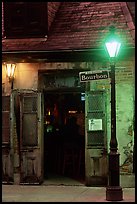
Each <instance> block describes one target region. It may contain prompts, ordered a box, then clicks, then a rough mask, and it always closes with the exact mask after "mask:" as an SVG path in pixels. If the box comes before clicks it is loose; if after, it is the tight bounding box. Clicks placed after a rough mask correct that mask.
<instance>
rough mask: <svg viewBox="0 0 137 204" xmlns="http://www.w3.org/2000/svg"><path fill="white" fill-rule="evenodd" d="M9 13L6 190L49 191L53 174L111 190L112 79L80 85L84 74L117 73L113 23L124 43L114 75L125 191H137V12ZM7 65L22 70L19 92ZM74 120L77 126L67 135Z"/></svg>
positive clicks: (78, 5) (92, 5)
mask: <svg viewBox="0 0 137 204" xmlns="http://www.w3.org/2000/svg"><path fill="white" fill-rule="evenodd" d="M2 8H3V15H2V20H3V21H2V22H3V23H2V28H3V29H2V37H3V39H2V60H3V64H2V107H3V108H2V162H3V163H2V164H3V183H18V184H42V183H43V181H44V180H46V178H47V176H48V174H49V173H53V174H59V175H66V176H70V177H72V178H75V179H81V178H82V179H83V180H84V183H85V185H89V186H105V185H107V182H108V159H107V154H108V152H109V141H110V137H111V101H110V87H111V79H110V77H109V78H107V79H98V80H91V81H86V82H81V81H80V77H79V74H80V73H81V72H86V71H94V73H98V72H99V71H104V70H105V71H108V73H109V72H110V63H109V60H108V58H107V56H106V54H105V50H104V48H103V43H104V38H105V36H106V34H107V32H108V27H109V26H110V25H112V24H114V25H115V27H116V28H117V32H118V34H119V35H120V36H122V37H121V38H122V43H123V44H124V46H123V47H122V48H121V49H122V51H121V54H120V56H119V58H118V59H117V62H116V69H115V72H116V125H117V126H116V127H117V128H116V133H117V140H118V150H119V152H120V174H121V182H122V185H123V186H124V185H128V186H130V185H131V186H134V159H133V158H134V156H133V153H134V117H135V94H134V92H135V83H134V82H135V65H134V61H135V57H134V47H135V46H134V9H133V8H134V6H133V5H132V6H131V5H128V3H126V2H121V3H119V2H106V3H101V2H98V3H97V2H45V3H25V2H21V3H20V2H16V3H13V2H12V3H2ZM104 8H105V10H104ZM30 9H31V10H33V13H37V15H35V14H33V15H29V14H30ZM11 10H12V11H14V12H9V11H11ZM35 11H37V12H35ZM9 13H10V15H8V14H9ZM24 16H25V17H24ZM108 16H109V18H108ZM15 19H18V21H15ZM26 19H28V20H27V22H26ZM20 22H22V23H20ZM7 63H15V64H16V69H15V75H14V81H12V86H11V81H9V78H8V77H7V73H6V71H5V67H6V64H7ZM72 118H73V119H74V118H75V119H76V126H75V127H74V129H73V128H72V127H73V125H74V121H73V122H72V124H71V126H70V128H68V129H66V128H67V127H68V126H67V125H68V124H67V122H68V121H69V122H70V119H72ZM77 126H78V127H79V129H78V132H76V127H77ZM125 178H126V179H129V182H127V183H126V184H125V183H124V180H125ZM122 179H123V180H122Z"/></svg>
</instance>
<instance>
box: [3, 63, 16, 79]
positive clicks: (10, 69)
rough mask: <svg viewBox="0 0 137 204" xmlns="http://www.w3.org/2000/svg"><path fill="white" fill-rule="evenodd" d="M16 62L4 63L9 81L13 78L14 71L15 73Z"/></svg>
mask: <svg viewBox="0 0 137 204" xmlns="http://www.w3.org/2000/svg"><path fill="white" fill-rule="evenodd" d="M15 68H16V64H6V66H5V69H6V75H7V77H8V78H9V82H12V81H13V80H14V73H15Z"/></svg>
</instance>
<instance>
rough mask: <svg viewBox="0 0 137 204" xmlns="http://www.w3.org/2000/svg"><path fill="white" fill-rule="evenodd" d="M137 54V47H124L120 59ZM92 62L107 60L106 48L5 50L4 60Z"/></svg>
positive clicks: (18, 61) (126, 58) (3, 53)
mask: <svg viewBox="0 0 137 204" xmlns="http://www.w3.org/2000/svg"><path fill="white" fill-rule="evenodd" d="M134 56H135V48H134V47H130V48H123V50H121V51H120V54H119V57H118V60H128V59H130V58H131V57H134ZM10 60H12V61H15V62H17V63H21V62H24V63H25V62H26V63H27V62H28V63H33V62H34V63H35V62H88V61H89V62H90V61H104V60H105V61H107V60H108V56H107V53H106V52H105V50H104V49H83V50H53V51H3V52H2V62H6V61H10Z"/></svg>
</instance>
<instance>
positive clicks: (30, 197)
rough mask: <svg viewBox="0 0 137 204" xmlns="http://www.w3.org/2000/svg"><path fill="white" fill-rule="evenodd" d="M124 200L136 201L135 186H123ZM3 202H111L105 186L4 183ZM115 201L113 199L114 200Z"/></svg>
mask: <svg viewBox="0 0 137 204" xmlns="http://www.w3.org/2000/svg"><path fill="white" fill-rule="evenodd" d="M122 190H123V200H122V201H117V202H135V188H122ZM2 202H111V201H107V200H106V188H105V187H87V186H85V185H75V186H74V185H63V184H62V185H50V184H49V185H48V184H47V185H38V186H36V185H6V184H3V185H2ZM112 202H113V201H112ZM114 202H116V201H114Z"/></svg>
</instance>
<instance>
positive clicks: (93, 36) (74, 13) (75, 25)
mask: <svg viewBox="0 0 137 204" xmlns="http://www.w3.org/2000/svg"><path fill="white" fill-rule="evenodd" d="M111 25H114V26H115V27H116V31H117V34H118V35H119V36H120V37H121V39H122V41H123V44H124V46H126V47H134V46H135V45H134V44H135V42H134V38H135V37H134V36H135V26H134V23H133V19H132V16H131V15H130V11H129V9H128V7H127V4H126V2H62V4H61V6H60V9H59V11H58V12H57V15H56V18H55V19H54V22H53V23H52V26H51V29H50V32H49V35H48V37H47V39H46V38H45V39H39V38H37V39H3V40H2V51H3V52H8V51H9V52H10V51H11V52H13V51H52V50H79V49H80V50H83V49H98V48H102V46H103V41H104V37H105V36H106V34H107V33H108V32H109V26H111Z"/></svg>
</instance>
